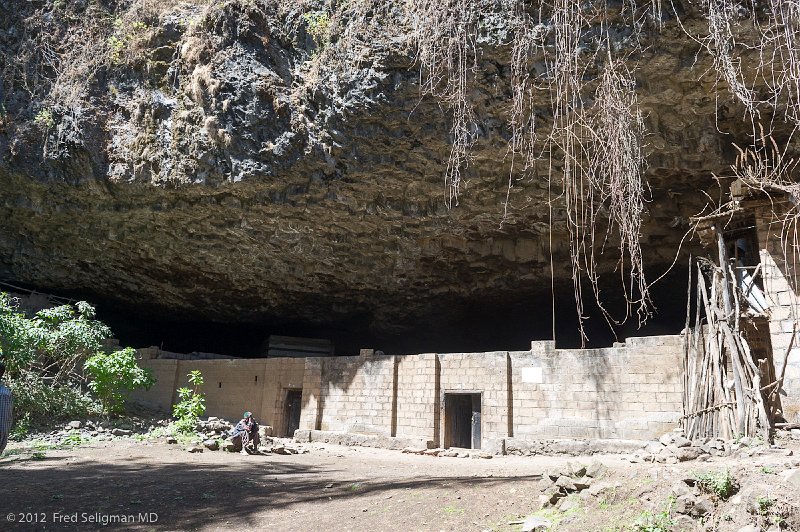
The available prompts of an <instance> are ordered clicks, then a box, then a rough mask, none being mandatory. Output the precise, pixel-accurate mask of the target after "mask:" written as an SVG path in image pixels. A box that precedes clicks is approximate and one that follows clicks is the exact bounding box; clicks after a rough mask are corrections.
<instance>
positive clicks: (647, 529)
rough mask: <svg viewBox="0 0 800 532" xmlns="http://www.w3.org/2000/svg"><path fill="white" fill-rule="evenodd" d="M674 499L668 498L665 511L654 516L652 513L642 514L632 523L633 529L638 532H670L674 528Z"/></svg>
mask: <svg viewBox="0 0 800 532" xmlns="http://www.w3.org/2000/svg"><path fill="white" fill-rule="evenodd" d="M674 504H675V498H674V497H670V498H669V502H668V503H667V507H666V509H664V510H663V511H661V512H659V513H657V514H654V513H653V512H647V511H645V512H642V513H641V514H640V515H639V518H638V519H637V520H636V521H635V522H634V529H635V530H637V531H638V532H670V531H671V530H672V527H673V526H675V521H673V520H672V506H673V505H674Z"/></svg>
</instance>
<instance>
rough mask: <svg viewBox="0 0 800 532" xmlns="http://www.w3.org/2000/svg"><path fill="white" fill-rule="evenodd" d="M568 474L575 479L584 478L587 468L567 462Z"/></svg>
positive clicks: (576, 463)
mask: <svg viewBox="0 0 800 532" xmlns="http://www.w3.org/2000/svg"><path fill="white" fill-rule="evenodd" d="M567 474H569V476H571V477H573V478H578V477H582V476H584V475H585V474H586V466H585V465H583V464H579V463H578V462H567Z"/></svg>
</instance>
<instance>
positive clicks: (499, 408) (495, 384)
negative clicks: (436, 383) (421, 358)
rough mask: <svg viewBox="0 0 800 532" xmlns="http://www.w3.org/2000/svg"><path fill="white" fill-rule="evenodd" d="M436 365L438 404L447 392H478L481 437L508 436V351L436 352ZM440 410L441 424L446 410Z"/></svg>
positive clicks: (483, 438)
mask: <svg viewBox="0 0 800 532" xmlns="http://www.w3.org/2000/svg"><path fill="white" fill-rule="evenodd" d="M439 365H440V372H441V375H440V383H441V385H440V388H441V395H440V398H439V401H440V403H439V404H440V405H443V404H444V396H445V395H446V394H448V393H480V394H481V437H482V440H484V441H489V440H497V439H499V438H504V437H506V436H509V427H510V417H509V408H508V405H509V395H508V352H507V351H497V352H491V353H447V354H442V355H439ZM441 410H442V417H441V421H440V423H441V426H445V422H446V421H445V420H446V414H447V413H446V412H445V411H444V409H443V408H441Z"/></svg>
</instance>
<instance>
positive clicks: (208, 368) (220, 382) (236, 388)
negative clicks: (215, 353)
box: [178, 359, 266, 420]
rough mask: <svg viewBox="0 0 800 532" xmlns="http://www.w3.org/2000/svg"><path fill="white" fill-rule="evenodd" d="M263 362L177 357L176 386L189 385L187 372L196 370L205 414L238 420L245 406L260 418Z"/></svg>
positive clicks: (262, 414) (262, 417)
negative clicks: (199, 375) (204, 400)
mask: <svg viewBox="0 0 800 532" xmlns="http://www.w3.org/2000/svg"><path fill="white" fill-rule="evenodd" d="M265 366H266V362H265V361H264V360H247V359H234V360H197V361H191V360H179V361H178V386H179V387H180V386H187V387H190V385H189V380H188V378H187V374H188V373H189V372H190V371H193V370H200V371H201V372H202V374H203V380H204V381H205V384H204V386H203V389H202V391H203V392H204V393H205V394H206V414H207V415H209V416H217V417H220V418H223V419H230V420H234V419H235V420H238V419H241V417H242V413H243V412H244V411H245V410H250V411H252V412H253V413H254V414H258V417H259V420H263V419H264V418H265V417H266V416H265V412H262V411H261V404H262V401H263V394H264V376H265V370H266V367H265Z"/></svg>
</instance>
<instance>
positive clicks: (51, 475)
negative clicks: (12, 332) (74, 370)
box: [0, 457, 540, 529]
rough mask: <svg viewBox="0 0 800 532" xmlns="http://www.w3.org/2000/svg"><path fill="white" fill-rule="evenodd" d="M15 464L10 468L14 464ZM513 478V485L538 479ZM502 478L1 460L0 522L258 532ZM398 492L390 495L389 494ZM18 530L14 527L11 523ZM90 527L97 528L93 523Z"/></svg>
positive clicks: (249, 463) (243, 464) (247, 464)
mask: <svg viewBox="0 0 800 532" xmlns="http://www.w3.org/2000/svg"><path fill="white" fill-rule="evenodd" d="M12 464H16V465H12ZM538 478H540V477H539V476H537V475H534V476H530V477H519V476H515V477H513V479H514V480H515V481H520V480H536V479H538ZM508 480H509V479H508V478H503V477H494V478H480V477H474V476H468V477H425V476H420V477H417V478H413V479H390V480H386V479H370V478H357V477H351V476H350V475H348V473H347V472H346V471H343V470H337V469H333V468H319V467H313V466H306V465H299V464H291V463H284V462H276V461H273V460H272V459H271V458H269V457H267V458H265V459H264V460H263V461H257V462H256V461H253V460H244V461H240V462H232V463H223V464H191V463H183V462H175V463H169V464H163V465H155V466H154V465H153V464H152V460H147V459H139V458H133V459H130V460H128V461H125V462H122V463H114V464H106V463H86V462H82V463H81V462H79V463H70V462H55V461H54V462H45V463H38V464H34V463H8V462H6V463H0V520H2V522H3V524H2V526H0V529H3V528H5V525H6V523H5V516H6V514H8V513H10V512H15V513H21V512H23V513H24V512H37V513H42V514H43V515H45V516H46V518H47V519H48V523H51V522H52V519H51V516H52V515H53V513H56V512H58V513H60V514H62V515H70V514H74V513H75V512H78V514H79V519H81V520H83V518H82V517H81V516H80V514H82V513H87V514H101V515H109V514H117V515H119V514H123V515H131V514H133V515H138V514H139V513H140V512H142V513H147V512H155V513H156V514H158V522H157V528H159V529H160V528H168V529H196V528H200V527H203V526H217V527H219V526H222V527H224V526H225V523H226V521H230V522H231V524H234V523H235V524H236V525H237V526H238V525H244V526H247V527H248V528H262V527H263V526H264V525H265V523H259V522H257V521H258V519H256V514H259V513H260V514H261V515H263V513H264V512H265V511H268V510H270V509H275V508H280V509H284V510H285V509H287V508H291V506H293V505H297V504H302V503H307V502H315V501H320V502H322V501H324V502H330V501H331V500H342V499H358V498H371V497H372V496H374V495H383V496H388V495H390V494H393V493H395V492H405V493H407V491H405V490H408V489H410V490H415V489H422V490H425V489H432V488H441V487H443V486H445V487H447V489H448V490H457V489H459V488H462V487H463V488H476V487H489V486H493V485H496V484H499V483H504V482H508ZM395 494H396V493H395ZM17 526H20V525H17ZM64 526H66V527H67V528H70V527H74V528H80V529H86V528H91V525H89V526H88V527H87V524H86V522H85V521H84V522H79V523H77V524H74V525H70V524H67V525H64V524H62V525H56V526H53V525H52V524H48V526H45V527H42V526H35V527H32V526H27V527H24V526H21V527H20V528H25V529H33V528H35V529H52V528H62V527H64ZM95 528H100V527H99V526H95Z"/></svg>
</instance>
